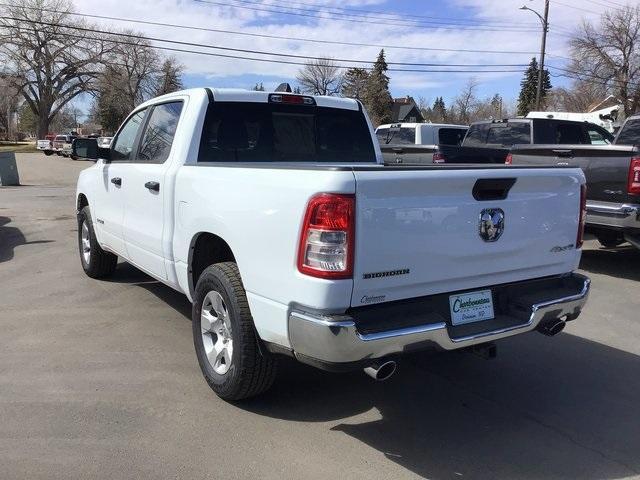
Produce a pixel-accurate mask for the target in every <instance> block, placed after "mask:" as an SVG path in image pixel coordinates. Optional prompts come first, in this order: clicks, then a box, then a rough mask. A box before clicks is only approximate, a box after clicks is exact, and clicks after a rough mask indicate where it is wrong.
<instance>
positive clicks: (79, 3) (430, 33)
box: [75, 0, 640, 97]
mask: <svg viewBox="0 0 640 480" xmlns="http://www.w3.org/2000/svg"><path fill="white" fill-rule="evenodd" d="M421 1H424V0H421ZM638 1H640V0H636V3H637V2H638ZM317 2H318V0H314V2H313V3H317ZM523 2H525V3H526V4H527V5H528V6H530V7H531V8H535V9H537V10H541V9H542V3H543V2H542V0H532V1H527V0H454V5H456V6H458V7H460V8H462V9H464V11H466V12H467V13H466V15H465V18H466V19H476V20H480V21H483V22H492V23H493V22H495V23H496V29H495V30H493V31H476V30H465V29H464V28H462V27H461V28H460V29H451V30H443V29H431V28H403V27H398V26H392V25H379V24H373V23H367V22H341V21H335V20H333V19H330V18H326V16H325V18H310V17H290V16H286V15H273V14H270V13H267V12H259V11H255V10H249V9H238V8H232V7H229V6H220V5H214V4H206V3H199V2H198V3H196V2H193V1H186V0H160V1H155V0H139V1H131V0H104V1H101V2H100V4H99V8H96V3H97V2H96V1H95V0H75V5H76V7H77V10H78V11H79V12H82V13H96V14H99V15H110V16H116V17H126V18H132V19H141V20H147V21H154V22H166V23H173V24H180V25H188V26H196V27H200V28H215V29H222V30H234V31H241V32H245V33H257V34H269V35H278V36H287V37H300V38H306V39H324V40H339V41H345V42H357V43H372V44H381V45H401V46H418V47H435V48H451V49H459V51H447V52H444V51H415V50H401V49H388V50H387V60H388V61H390V62H413V63H458V64H469V63H471V64H473V63H492V64H493V63H499V64H511V63H528V61H529V60H530V58H531V57H532V56H534V53H531V54H509V55H498V54H488V53H487V54H482V53H470V52H464V51H462V50H464V49H483V50H484V49H486V50H518V51H528V52H537V51H538V49H539V41H540V35H539V33H538V32H537V30H535V28H536V25H538V20H537V19H536V18H534V16H533V14H532V13H531V12H523V11H521V10H519V9H518V7H520V6H521V5H522V3H523ZM218 3H224V0H220V2H218ZM305 3H312V2H311V1H306V2H305ZM563 3H567V4H570V5H573V6H575V7H578V8H587V6H588V8H587V9H588V10H593V11H595V12H602V11H604V10H605V7H603V6H602V5H599V3H600V2H598V3H596V2H594V3H591V2H590V3H588V4H587V3H585V2H583V1H581V0H564V1H563ZM283 4H285V2H284V0H265V1H262V2H259V1H256V2H255V3H253V4H252V5H253V6H254V7H256V8H267V9H268V8H276V7H274V5H280V6H281V5H283ZM324 5H326V6H329V7H336V6H340V7H344V6H348V7H349V8H359V9H361V10H377V11H384V10H385V9H389V11H394V8H395V6H394V4H393V3H391V2H386V1H385V0H347V1H341V0H330V1H327V2H325V4H324ZM278 8H279V9H281V8H282V7H278ZM301 8H302V7H301ZM304 8H307V9H308V8H312V7H304ZM299 11H308V10H304V9H302V10H299ZM422 14H423V15H429V14H430V13H429V11H428V10H425V13H422ZM357 15H362V13H358V14H357ZM434 15H435V16H437V14H434ZM582 15H584V16H585V17H587V18H590V19H593V18H597V15H595V14H592V13H588V12H581V11H580V10H576V9H572V8H568V7H564V6H562V5H558V4H556V3H555V2H552V9H551V13H550V24H551V34H550V35H549V47H548V51H549V52H553V53H556V54H559V55H567V54H568V50H567V45H566V41H567V38H566V37H565V36H563V35H566V33H567V29H570V28H575V27H577V26H578V23H579V19H580V17H581V16H582ZM355 18H358V19H363V18H362V17H355ZM400 18H401V20H403V21H406V20H408V19H409V17H400ZM363 20H364V19H363ZM95 22H96V23H97V24H99V25H100V26H101V27H102V28H109V29H115V28H125V27H126V28H133V29H135V30H136V31H140V32H141V33H143V34H145V35H147V36H153V37H162V38H168V39H171V40H178V41H186V42H194V43H202V44H207V45H213V46H225V47H231V48H241V49H251V50H262V51H275V52H283V53H294V54H297V55H307V56H331V57H333V58H345V59H361V60H366V61H373V60H375V58H376V56H377V54H378V51H379V48H378V47H359V46H349V45H326V44H316V43H309V42H297V41H287V40H278V39H269V38H259V37H247V36H239V35H229V34H222V33H214V32H207V31H197V30H185V29H176V28H170V27H160V26H151V25H144V24H133V23H125V22H115V21H109V20H95ZM515 24H518V25H517V26H518V27H522V26H526V27H530V28H533V29H534V30H532V31H531V32H513V31H510V27H511V29H513V26H514V25H515ZM164 45H166V46H170V47H174V48H184V49H189V50H191V49H193V50H202V51H209V52H216V53H223V54H232V55H233V54H234V53H233V52H223V51H217V50H210V49H205V48H197V47H188V46H185V47H180V46H176V45H167V44H164ZM167 54H172V55H174V56H176V57H177V58H178V59H179V60H180V61H181V62H182V63H183V64H184V65H185V66H186V71H187V72H188V73H191V74H199V75H203V76H206V77H207V78H211V79H213V80H212V81H215V79H224V78H227V77H229V78H237V77H239V76H242V75H256V76H260V77H265V78H273V79H285V78H289V79H293V78H294V77H295V74H296V72H297V70H298V69H299V68H300V67H299V66H296V65H287V64H283V63H263V62H250V61H245V60H238V59H228V58H227V59H225V58H219V57H213V56H204V55H194V54H189V53H170V52H167ZM235 55H240V56H246V55H250V54H243V53H235ZM252 56H255V57H260V55H252ZM299 61H304V60H299ZM550 61H551V62H555V63H557V62H558V61H561V60H558V59H553V58H552V59H550ZM402 68H425V69H427V68H429V67H402ZM430 68H433V69H436V68H437V67H430ZM469 68H470V69H471V68H472V67H469ZM496 68H503V67H496ZM390 76H391V77H392V83H391V86H392V89H393V93H394V95H396V96H399V95H404V94H406V93H412V94H416V95H425V96H427V97H433V96H435V95H439V93H438V91H439V90H442V89H443V88H446V87H449V88H450V86H451V85H452V84H455V85H462V84H463V83H464V82H465V81H466V80H467V79H468V78H469V77H470V76H475V77H477V78H478V80H479V81H480V82H481V83H482V85H484V86H485V87H486V90H487V91H491V88H492V85H493V84H497V83H498V82H501V81H504V79H505V78H511V79H513V84H514V86H515V87H517V83H518V81H519V78H520V76H521V73H514V74H509V73H494V74H489V73H487V74H480V73H468V74H446V73H433V74H427V73H408V72H405V73H401V72H390ZM493 91H496V89H494V90H493Z"/></svg>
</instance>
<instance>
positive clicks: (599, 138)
mask: <svg viewBox="0 0 640 480" xmlns="http://www.w3.org/2000/svg"><path fill="white" fill-rule="evenodd" d="M396 138H401V136H399V135H398V136H390V135H385V136H381V135H378V140H379V142H380V148H381V150H382V155H383V157H384V160H385V163H386V164H389V165H391V164H404V165H431V164H434V163H436V164H438V163H509V156H508V155H509V152H510V150H511V148H512V147H513V146H514V145H523V144H524V145H535V144H582V145H608V144H610V143H611V142H612V141H613V135H611V134H610V133H609V132H608V131H607V130H605V129H604V128H602V127H599V126H598V125H594V124H592V123H588V122H576V121H571V120H558V119H550V118H515V119H507V120H489V121H483V122H474V123H472V124H471V126H470V127H469V130H468V131H467V134H466V136H465V137H464V139H463V141H462V144H461V145H446V144H439V145H435V144H416V145H414V144H411V145H408V144H406V143H400V142H399V141H398V140H396Z"/></svg>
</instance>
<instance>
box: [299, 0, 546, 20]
mask: <svg viewBox="0 0 640 480" xmlns="http://www.w3.org/2000/svg"><path fill="white" fill-rule="evenodd" d="M288 3H293V4H297V5H306V6H310V7H316V8H323V9H333V10H342V11H351V12H360V13H366V14H370V15H385V16H387V17H394V18H398V17H400V15H401V14H400V13H389V12H383V11H381V10H363V9H360V8H350V7H333V6H327V5H319V4H317V3H310V2H301V1H299V0H298V1H293V2H292V1H289V2H288ZM411 16H412V17H416V18H425V19H429V20H449V21H450V22H452V23H450V24H456V23H458V22H467V23H475V24H476V25H494V26H503V25H504V22H502V21H495V22H491V21H489V22H484V21H483V22H477V21H475V20H473V19H465V18H454V17H436V16H432V15H420V14H416V13H412V14H411ZM392 19H393V18H392ZM514 25H523V26H535V25H536V24H534V23H530V22H526V23H525V22H518V23H514Z"/></svg>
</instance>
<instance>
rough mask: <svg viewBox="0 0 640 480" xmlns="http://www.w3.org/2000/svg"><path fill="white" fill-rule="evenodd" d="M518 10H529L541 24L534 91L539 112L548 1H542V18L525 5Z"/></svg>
mask: <svg viewBox="0 0 640 480" xmlns="http://www.w3.org/2000/svg"><path fill="white" fill-rule="evenodd" d="M520 10H529V11H530V12H533V13H535V14H536V16H537V17H538V18H539V19H540V21H541V22H542V44H541V45H540V69H539V70H538V88H537V89H536V110H538V111H539V110H540V100H541V98H540V97H541V96H542V75H543V73H544V51H545V47H546V44H547V32H548V31H549V0H544V16H542V15H540V14H539V13H538V12H536V11H535V10H534V9H533V8H529V7H527V6H526V5H523V6H521V7H520Z"/></svg>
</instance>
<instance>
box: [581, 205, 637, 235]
mask: <svg viewBox="0 0 640 480" xmlns="http://www.w3.org/2000/svg"><path fill="white" fill-rule="evenodd" d="M587 225H604V226H608V227H615V228H619V229H625V228H640V205H636V204H627V203H612V202H596V201H588V202H587Z"/></svg>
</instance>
